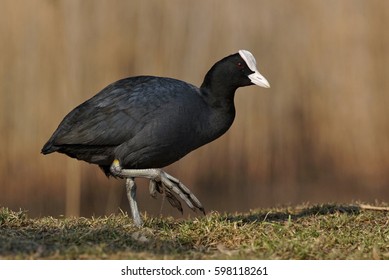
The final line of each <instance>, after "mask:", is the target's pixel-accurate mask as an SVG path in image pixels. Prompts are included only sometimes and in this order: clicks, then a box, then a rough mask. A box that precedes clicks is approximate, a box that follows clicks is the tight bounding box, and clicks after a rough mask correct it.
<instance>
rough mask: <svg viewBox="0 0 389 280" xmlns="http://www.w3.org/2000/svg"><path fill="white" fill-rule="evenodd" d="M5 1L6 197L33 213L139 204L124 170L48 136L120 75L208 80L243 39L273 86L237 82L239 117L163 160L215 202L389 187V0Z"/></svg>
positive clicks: (380, 196)
mask: <svg viewBox="0 0 389 280" xmlns="http://www.w3.org/2000/svg"><path fill="white" fill-rule="evenodd" d="M0 6H1V7H0V54H1V59H0V116H1V118H0V206H4V207H9V208H11V209H15V210H17V209H19V208H21V209H24V210H27V211H28V213H29V215H31V216H44V215H53V216H57V215H68V216H69V215H72V216H79V215H81V216H90V215H105V214H110V213H116V212H118V211H119V209H123V210H124V211H128V210H129V206H128V203H127V198H126V195H125V191H124V181H122V180H116V179H112V178H110V179H107V178H106V177H105V176H104V174H103V172H101V171H100V169H99V168H98V167H96V166H93V165H90V164H88V163H85V162H79V161H77V160H74V159H70V158H68V157H66V156H64V155H61V154H51V155H48V156H43V155H41V154H40V149H41V148H42V146H43V144H44V143H45V142H46V141H47V140H48V138H49V137H50V136H51V134H52V133H53V131H54V130H55V129H56V127H57V125H58V124H59V122H60V121H61V120H62V118H63V117H64V116H65V115H66V114H67V113H68V112H69V111H70V110H71V109H73V108H74V107H75V106H77V105H78V104H80V103H81V102H83V101H84V100H86V99H88V98H90V97H92V96H93V95H94V94H95V93H97V92H98V91H99V90H101V89H102V88H104V87H105V86H106V85H108V84H109V83H111V82H114V81H116V80H118V79H120V78H123V77H127V76H135V75H141V74H149V75H157V76H167V77H174V78H177V79H181V80H184V81H187V82H190V83H192V84H195V85H198V86H199V85H200V84H201V83H202V79H203V77H204V75H205V74H206V72H207V71H208V70H209V69H210V67H211V66H212V65H213V64H214V63H215V62H216V61H218V60H219V59H221V58H223V57H225V56H227V55H229V54H231V53H235V52H237V51H238V50H239V49H247V50H249V51H251V52H252V53H253V54H254V56H255V57H256V59H257V63H258V68H259V70H260V72H261V73H262V74H263V75H264V76H265V77H266V78H267V79H268V80H269V82H270V84H271V88H270V89H263V88H259V87H254V86H253V87H246V88H241V89H239V90H238V91H237V94H236V97H235V103H236V111H237V116H236V119H235V122H234V124H233V125H232V127H231V128H230V130H229V131H228V132H227V133H226V134H225V135H224V136H222V137H221V138H220V139H218V140H216V141H215V142H213V143H211V144H209V145H207V146H204V147H202V148H200V149H198V150H196V151H194V152H192V153H191V154H189V155H188V156H186V157H185V158H183V159H182V160H180V161H179V162H177V163H175V164H173V165H171V166H169V167H167V168H166V170H167V171H168V172H169V173H171V174H172V175H173V176H175V177H178V178H180V180H181V181H183V182H184V183H185V184H186V185H187V186H189V187H190V189H191V190H192V191H193V192H194V193H195V194H196V196H197V197H198V198H199V199H200V200H201V201H202V203H203V204H204V206H205V208H206V210H207V211H211V210H217V211H220V212H224V211H231V212H235V211H247V210H249V209H254V208H259V207H269V206H276V205H285V204H290V205H294V204H298V203H303V202H311V203H319V202H320V203H325V202H339V203H349V202H353V201H356V200H362V201H364V202H374V201H376V200H378V201H386V202H388V201H389V107H388V105H389V35H388V31H387V27H388V25H389V1H381V0H372V1H363V0H343V1H337V0H325V1H324V0H322V1H311V0H296V1H288V0H263V1H260V0H258V1H255V0H252V1H232V0H213V1H208V0H207V1H205V0H199V1H189V0H187V1H183V0H169V1H166V0H154V1H141V0H138V1H136V0H132V1H125V0H114V1H112V0H96V1H95V0H93V1H92V0H83V1H81V0H79V1H77V0H63V1H61V0H31V1H22V0H2V1H1V5H0ZM138 184H139V187H138V199H139V205H140V210H141V211H142V212H147V213H148V215H154V216H156V215H157V216H158V215H160V214H162V215H165V216H166V215H176V212H175V209H172V208H171V207H170V205H169V204H168V203H167V202H165V203H164V202H163V201H162V199H161V198H159V199H157V200H156V201H155V200H153V199H152V198H150V197H149V195H148V188H147V185H148V184H147V182H146V181H144V180H138ZM184 211H185V215H187V214H189V215H192V216H193V214H192V213H190V210H189V209H188V208H186V207H185V209H184ZM185 217H186V216H185Z"/></svg>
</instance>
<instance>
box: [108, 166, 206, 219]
mask: <svg viewBox="0 0 389 280" xmlns="http://www.w3.org/2000/svg"><path fill="white" fill-rule="evenodd" d="M111 173H112V174H113V175H114V176H117V177H121V178H136V177H142V178H147V179H150V184H149V191H150V195H151V196H152V197H155V196H156V194H157V192H159V193H163V194H165V195H166V197H167V199H168V201H169V203H170V204H171V205H172V206H173V207H174V208H177V209H178V210H179V211H180V212H181V213H182V211H183V210H182V206H181V202H180V201H179V200H178V199H177V198H176V196H175V194H176V195H178V196H179V197H180V198H181V199H182V200H183V201H184V202H185V203H186V204H187V205H188V207H189V208H190V209H192V210H193V211H196V210H197V209H198V210H200V211H201V212H202V213H204V215H205V211H204V207H203V205H202V204H201V202H200V201H199V200H198V199H197V197H196V196H195V195H194V194H193V193H192V192H191V191H190V190H189V189H188V188H187V187H186V186H185V185H184V184H183V183H181V182H180V181H179V180H178V179H177V178H175V177H173V176H171V175H170V174H168V173H166V172H165V171H163V170H161V169H155V168H151V169H122V167H121V166H120V162H119V161H118V160H114V161H113V163H112V165H111Z"/></svg>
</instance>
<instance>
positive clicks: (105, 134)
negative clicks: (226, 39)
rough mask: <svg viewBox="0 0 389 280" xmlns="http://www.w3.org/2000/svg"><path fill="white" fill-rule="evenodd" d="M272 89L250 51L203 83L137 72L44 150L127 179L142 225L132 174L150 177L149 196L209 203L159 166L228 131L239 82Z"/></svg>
mask: <svg viewBox="0 0 389 280" xmlns="http://www.w3.org/2000/svg"><path fill="white" fill-rule="evenodd" d="M249 85H258V86H261V87H265V88H268V87H270V85H269V83H268V81H267V80H266V79H265V78H264V77H263V76H262V75H261V74H260V73H259V72H258V70H257V67H256V61H255V58H254V56H253V55H252V54H251V53H250V52H249V51H246V50H240V51H239V52H238V53H236V54H232V55H230V56H227V57H225V58H223V59H222V60H220V61H219V62H217V63H216V64H215V65H213V66H212V68H211V69H210V70H209V71H208V73H207V74H206V75H205V78H204V81H203V84H202V85H201V87H200V88H198V87H196V86H194V85H191V84H188V83H186V82H183V81H180V80H176V79H171V78H162V77H154V76H137V77H130V78H126V79H122V80H119V81H117V82H114V83H112V84H110V85H109V86H107V87H106V88H104V89H103V90H102V91H100V92H99V93H97V94H96V95H95V96H93V97H92V98H90V99H89V100H87V101H85V102H84V103H82V104H80V105H79V106H77V107H76V108H75V109H73V110H72V111H71V112H70V113H69V114H68V115H67V116H66V117H65V118H64V119H63V120H62V122H61V123H60V124H59V126H58V128H57V130H56V131H55V132H54V133H53V135H52V136H51V138H50V139H49V140H48V141H47V143H46V144H45V145H44V147H43V148H42V153H43V154H49V153H52V152H59V153H63V154H66V155H68V156H70V157H72V158H77V159H79V160H84V161H86V162H89V163H93V164H97V165H99V166H100V167H101V169H102V170H103V171H104V172H105V174H106V175H107V176H109V175H112V176H114V177H120V178H126V188H127V196H128V199H129V202H130V206H131V211H132V216H133V218H134V223H135V224H136V225H137V226H141V225H142V220H141V217H140V215H139V211H138V206H137V202H136V185H135V181H134V178H136V177H143V178H147V179H150V185H149V188H150V194H151V195H152V196H155V195H156V193H157V192H159V193H163V194H164V195H165V196H166V197H167V199H168V201H169V202H170V204H171V205H172V206H174V207H176V208H177V209H179V210H180V211H181V212H182V206H181V203H180V201H179V200H178V199H177V198H176V195H178V196H179V197H180V198H181V199H182V200H183V201H185V202H186V204H187V205H188V206H189V208H191V209H192V210H194V211H195V210H196V209H199V210H201V211H202V212H203V213H205V212H204V208H203V206H202V205H201V203H200V201H199V200H198V199H197V198H196V197H195V196H194V195H193V194H192V193H191V191H190V190H189V189H188V188H187V187H185V185H183V184H182V183H181V182H180V181H179V180H177V179H176V178H174V177H173V176H171V175H169V174H167V173H166V172H164V171H162V170H160V169H159V168H162V167H165V166H167V165H169V164H171V163H173V162H175V161H177V160H179V159H180V158H182V157H183V156H185V155H186V154H188V153H189V152H191V151H193V150H195V149H196V148H198V147H200V146H202V145H205V144H207V143H209V142H211V141H213V140H215V139H216V138H218V137H220V136H221V135H222V134H224V133H225V132H226V131H227V130H228V128H229V127H230V126H231V124H232V122H233V120H234V117H235V107H234V95H235V91H236V89H237V88H239V87H244V86H249Z"/></svg>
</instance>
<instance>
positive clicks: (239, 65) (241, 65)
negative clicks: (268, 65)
mask: <svg viewBox="0 0 389 280" xmlns="http://www.w3.org/2000/svg"><path fill="white" fill-rule="evenodd" d="M236 66H237V67H238V68H239V69H242V68H243V67H244V66H243V64H242V62H238V63H237V64H236Z"/></svg>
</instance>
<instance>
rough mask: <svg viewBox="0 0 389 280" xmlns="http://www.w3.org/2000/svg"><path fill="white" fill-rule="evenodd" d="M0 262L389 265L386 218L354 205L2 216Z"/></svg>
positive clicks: (4, 213) (388, 220)
mask: <svg viewBox="0 0 389 280" xmlns="http://www.w3.org/2000/svg"><path fill="white" fill-rule="evenodd" d="M0 258H1V259H389V212H388V211H385V210H382V209H381V210H368V209H365V208H364V207H360V206H353V205H334V204H331V205H317V206H307V205H305V206H301V207H295V208H291V207H289V208H277V209H259V210H256V211H252V212H249V213H243V214H234V215H232V214H219V213H210V214H208V215H207V216H205V217H203V218H199V219H192V220H181V221H177V220H173V219H169V218H161V219H155V218H147V217H146V218H145V226H144V228H142V229H138V228H136V227H134V226H133V224H132V221H131V219H130V218H129V217H128V216H127V215H126V214H120V215H112V216H109V217H102V218H91V219H86V218H59V219H57V218H52V217H45V218H40V219H31V218H29V217H28V216H27V214H26V213H25V212H23V211H20V212H13V211H10V210H9V209H7V208H0Z"/></svg>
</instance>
